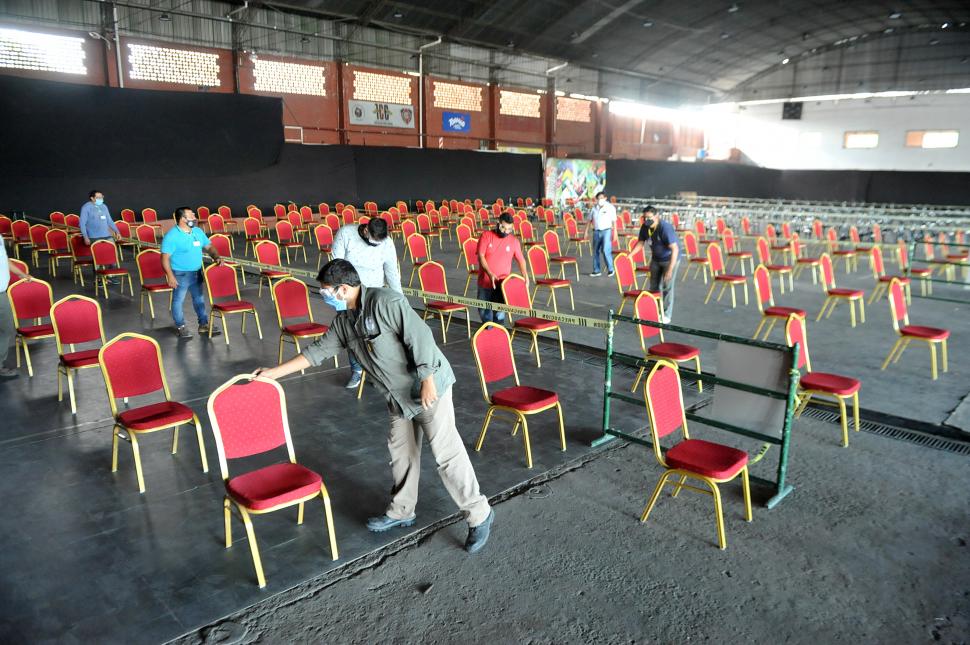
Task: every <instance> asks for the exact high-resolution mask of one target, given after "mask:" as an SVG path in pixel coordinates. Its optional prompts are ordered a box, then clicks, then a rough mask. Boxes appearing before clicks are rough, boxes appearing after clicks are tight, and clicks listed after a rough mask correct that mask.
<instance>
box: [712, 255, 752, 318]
mask: <svg viewBox="0 0 970 645" xmlns="http://www.w3.org/2000/svg"><path fill="white" fill-rule="evenodd" d="M707 261H708V264H709V265H710V268H711V276H712V278H713V281H712V282H711V288H710V289H708V291H707V297H706V298H704V304H705V305H706V304H707V303H708V301H710V299H711V295H712V294H713V293H714V287H716V286H717V285H718V284H720V285H721V290H720V291H719V292H718V294H717V302H721V296H723V295H724V290H725V289H727V288H728V287H731V308H732V309H734V308H736V307H737V306H738V299H737V296H736V295H735V293H734V287H735V286H737V285H741V286H742V287H744V304H745V305H747V304H748V278H747V277H745V276H743V275H734V274H731V273H725V272H724V257H723V256H722V255H721V245H720V244H718V243H717V242H711V243H710V244H708V245H707Z"/></svg>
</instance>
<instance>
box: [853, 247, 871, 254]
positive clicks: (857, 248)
mask: <svg viewBox="0 0 970 645" xmlns="http://www.w3.org/2000/svg"><path fill="white" fill-rule="evenodd" d="M855 250H856V251H857V252H859V253H868V252H869V251H871V250H872V247H871V246H857V247H855Z"/></svg>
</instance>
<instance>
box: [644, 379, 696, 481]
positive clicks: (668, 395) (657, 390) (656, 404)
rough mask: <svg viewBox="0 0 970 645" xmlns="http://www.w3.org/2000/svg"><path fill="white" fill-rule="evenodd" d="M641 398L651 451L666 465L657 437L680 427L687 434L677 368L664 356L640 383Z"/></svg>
mask: <svg viewBox="0 0 970 645" xmlns="http://www.w3.org/2000/svg"><path fill="white" fill-rule="evenodd" d="M643 399H644V402H645V404H646V406H647V417H648V419H649V420H650V435H651V437H652V439H653V441H652V442H651V443H653V454H654V457H656V459H657V461H658V462H660V463H661V464H663V465H665V466H666V465H667V463H666V462H665V461H664V458H663V452H662V450H661V448H660V439H662V438H663V437H666V436H668V435H670V434H671V433H673V432H676V431H677V429H678V428H679V429H682V430H683V433H684V437H685V438H687V437H688V436H689V435H688V434H687V416H686V414H685V412H684V393H683V391H682V390H681V387H680V370H679V369H678V368H677V364H676V363H673V362H671V361H667V360H660V361H657V363H656V365H654V366H653V368H652V369H651V370H650V373H649V374H648V375H647V380H646V381H645V382H644V384H643Z"/></svg>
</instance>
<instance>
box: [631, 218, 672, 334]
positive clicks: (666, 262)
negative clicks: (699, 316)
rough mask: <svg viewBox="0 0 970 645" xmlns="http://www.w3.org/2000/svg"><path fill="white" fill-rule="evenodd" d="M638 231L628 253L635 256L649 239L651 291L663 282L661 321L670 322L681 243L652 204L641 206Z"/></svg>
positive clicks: (656, 289)
mask: <svg viewBox="0 0 970 645" xmlns="http://www.w3.org/2000/svg"><path fill="white" fill-rule="evenodd" d="M640 221H641V225H640V234H639V235H638V236H637V238H638V239H637V242H636V244H634V245H633V248H632V249H630V255H635V254H636V252H637V251H639V250H640V248H641V247H642V246H643V244H644V242H647V241H649V242H650V291H660V284H661V280H662V281H663V306H664V315H663V322H664V324H668V323H670V317H671V316H672V315H673V313H674V285H675V284H676V283H677V281H676V280H674V275H675V274H676V273H677V257H678V256H679V255H680V246H679V244H678V242H677V232H676V231H674V227H673V226H672V225H671V223H670V222H665V221H662V220H661V219H660V214H659V213H657V209H656V208H654V207H653V206H647V207H646V208H644V209H643V217H642V219H641V220H640Z"/></svg>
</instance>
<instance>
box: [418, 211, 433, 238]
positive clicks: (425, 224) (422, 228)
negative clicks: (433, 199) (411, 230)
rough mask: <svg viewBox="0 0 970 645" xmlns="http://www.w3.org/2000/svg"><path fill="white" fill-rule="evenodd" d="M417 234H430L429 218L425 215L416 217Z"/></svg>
mask: <svg viewBox="0 0 970 645" xmlns="http://www.w3.org/2000/svg"><path fill="white" fill-rule="evenodd" d="M418 232H419V233H421V234H422V235H427V234H428V233H430V232H431V218H430V217H429V216H428V214H427V213H421V214H420V215H418Z"/></svg>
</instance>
